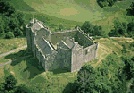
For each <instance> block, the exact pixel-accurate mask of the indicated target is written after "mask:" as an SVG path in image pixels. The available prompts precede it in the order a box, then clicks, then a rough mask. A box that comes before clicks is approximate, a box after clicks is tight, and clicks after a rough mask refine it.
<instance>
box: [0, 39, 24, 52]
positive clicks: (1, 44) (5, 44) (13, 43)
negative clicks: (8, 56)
mask: <svg viewBox="0 0 134 93" xmlns="http://www.w3.org/2000/svg"><path fill="white" fill-rule="evenodd" d="M24 45H26V39H25V38H13V39H0V54H2V53H5V52H8V51H10V50H13V49H16V48H19V47H21V46H24Z"/></svg>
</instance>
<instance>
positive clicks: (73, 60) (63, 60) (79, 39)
mask: <svg viewBox="0 0 134 93" xmlns="http://www.w3.org/2000/svg"><path fill="white" fill-rule="evenodd" d="M26 38H27V50H28V51H32V53H33V54H34V56H35V57H36V58H37V59H38V60H39V64H40V65H41V66H42V67H43V68H44V69H45V71H48V70H54V69H59V68H60V69H64V68H66V69H67V70H68V71H70V72H75V71H78V70H79V69H80V68H81V67H82V66H83V64H84V63H85V62H88V61H90V60H92V59H95V58H96V51H97V47H98V43H95V42H93V40H92V39H91V38H90V37H89V36H88V35H87V34H85V33H84V32H83V31H82V30H81V29H80V28H78V27H77V28H75V29H74V30H66V31H64V32H54V33H51V31H50V30H49V28H48V27H46V26H45V25H44V24H43V23H42V22H41V21H38V20H37V19H32V20H31V21H30V23H29V24H27V25H26Z"/></svg>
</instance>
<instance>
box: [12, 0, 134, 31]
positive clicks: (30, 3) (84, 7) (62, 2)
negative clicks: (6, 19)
mask: <svg viewBox="0 0 134 93" xmlns="http://www.w3.org/2000/svg"><path fill="white" fill-rule="evenodd" d="M132 1H133V0H125V1H122V2H117V3H116V4H115V5H114V6H113V7H110V8H104V9H102V8H100V7H99V6H98V4H97V3H96V0H84V1H80V0H68V1H66V0H38V1H37V0H22V1H19V0H12V1H11V3H12V4H13V5H14V6H15V8H16V9H18V11H21V12H23V13H24V14H25V16H26V18H32V17H33V15H34V16H35V17H37V18H38V19H39V20H42V21H44V22H47V23H46V24H48V25H49V26H50V27H52V28H56V27H57V26H58V25H60V24H63V26H65V27H66V28H71V27H74V26H75V25H81V24H82V23H83V22H84V21H90V22H92V23H93V24H96V25H101V26H102V28H103V30H104V31H105V32H106V33H108V32H109V31H110V29H111V28H112V25H113V21H114V20H117V19H119V20H120V21H123V22H124V21H125V22H127V20H128V19H129V18H127V17H126V16H125V14H126V11H125V9H126V8H128V7H129V5H130V4H131V2H132ZM15 3H17V4H15ZM18 5H20V6H18ZM29 10H30V11H29ZM46 20H47V21H46ZM130 20H131V19H130Z"/></svg>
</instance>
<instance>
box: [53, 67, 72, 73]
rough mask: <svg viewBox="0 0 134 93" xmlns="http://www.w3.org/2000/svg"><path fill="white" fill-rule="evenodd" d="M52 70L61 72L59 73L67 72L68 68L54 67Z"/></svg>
mask: <svg viewBox="0 0 134 93" xmlns="http://www.w3.org/2000/svg"><path fill="white" fill-rule="evenodd" d="M51 71H52V72H53V74H61V73H67V72H70V71H69V70H68V68H57V69H54V70H51Z"/></svg>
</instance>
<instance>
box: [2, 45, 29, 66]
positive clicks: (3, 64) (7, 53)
mask: <svg viewBox="0 0 134 93" xmlns="http://www.w3.org/2000/svg"><path fill="white" fill-rule="evenodd" d="M26 47H27V46H26V45H25V46H22V47H19V48H17V49H14V50H11V51H9V52H6V53H3V54H0V58H1V57H5V56H7V55H9V54H11V53H14V52H17V51H19V50H21V49H25V48H26ZM11 62H12V60H11V59H9V61H7V62H4V63H1V64H0V67H3V66H5V65H7V64H10V63H11Z"/></svg>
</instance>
